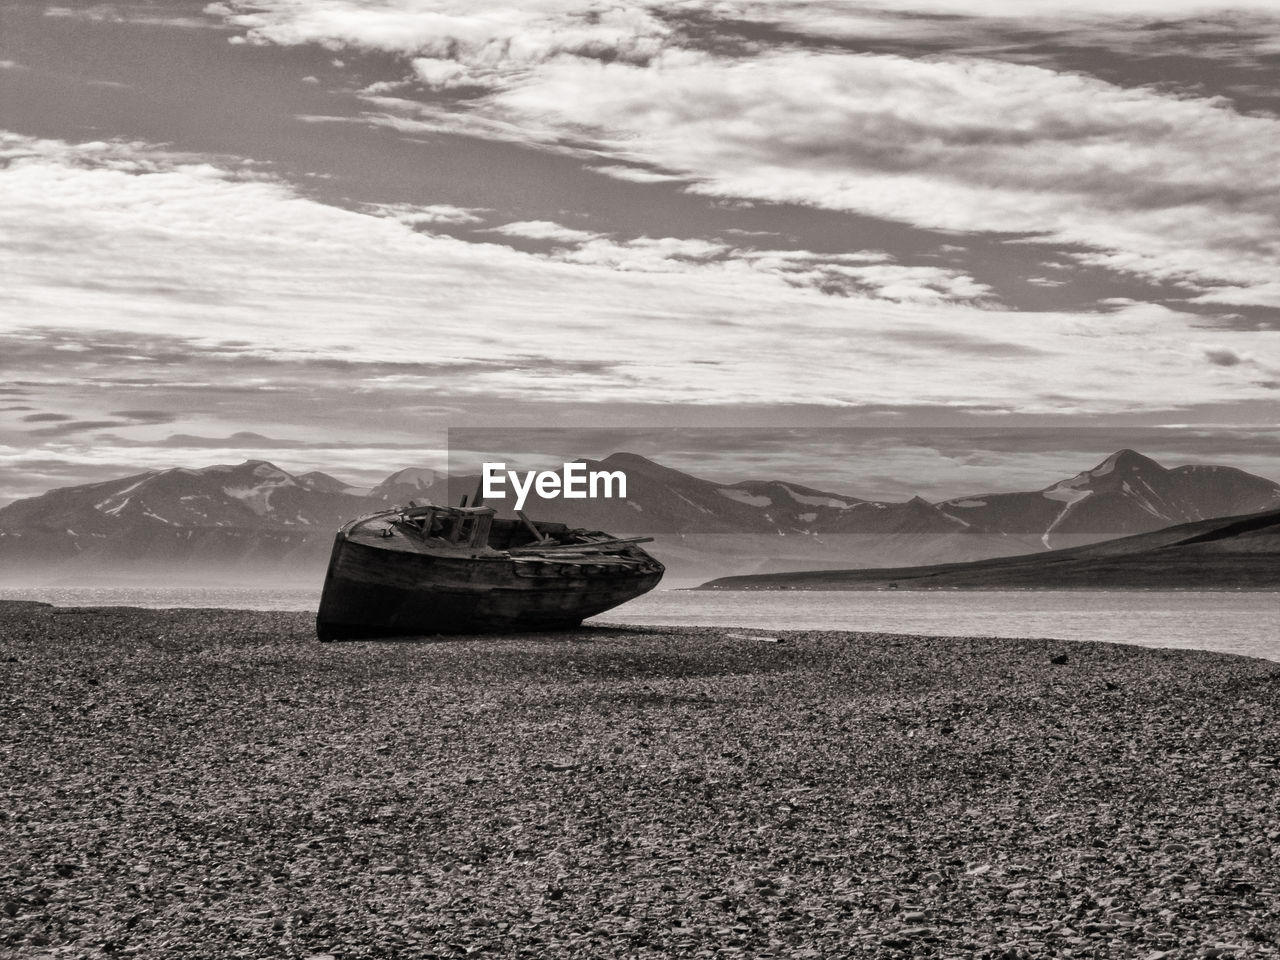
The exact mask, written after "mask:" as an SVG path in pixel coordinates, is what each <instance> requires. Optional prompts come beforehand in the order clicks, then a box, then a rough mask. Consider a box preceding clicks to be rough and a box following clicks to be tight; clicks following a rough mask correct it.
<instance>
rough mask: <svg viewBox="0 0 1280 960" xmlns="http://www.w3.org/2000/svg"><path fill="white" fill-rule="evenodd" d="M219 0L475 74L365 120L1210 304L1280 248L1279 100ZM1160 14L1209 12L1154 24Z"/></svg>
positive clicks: (1004, 4)
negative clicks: (1263, 102)
mask: <svg viewBox="0 0 1280 960" xmlns="http://www.w3.org/2000/svg"><path fill="white" fill-rule="evenodd" d="M220 9H223V11H224V15H225V16H227V18H228V19H229V20H230V21H231V22H232V23H234V24H236V25H238V26H240V27H242V28H245V29H247V30H248V32H249V33H248V35H249V36H250V37H251V38H252V39H253V40H255V41H256V42H261V43H268V42H269V43H285V44H293V43H304V42H314V43H321V44H325V45H328V46H330V47H333V48H335V49H339V48H342V47H345V46H353V47H357V48H366V49H378V50H386V51H391V52H394V53H400V54H403V55H404V56H405V57H406V58H408V59H412V58H418V59H417V60H414V63H415V64H417V63H421V64H424V65H425V66H421V67H418V68H417V72H418V74H419V77H418V79H419V80H422V81H424V82H426V83H427V84H428V85H430V86H442V85H443V86H451V85H456V84H460V83H470V84H477V85H479V86H481V87H484V88H487V89H488V90H489V91H490V92H489V94H488V95H487V96H485V97H479V98H472V99H468V100H466V101H464V102H461V103H458V104H453V105H450V106H445V105H442V104H441V103H440V102H439V101H432V102H429V103H415V102H413V101H412V100H410V99H400V100H397V99H395V98H392V97H372V98H371V101H370V102H371V103H373V104H374V105H375V106H377V107H378V108H379V109H381V110H384V111H386V113H385V114H384V115H382V116H380V117H376V118H373V119H374V120H375V122H379V123H383V124H387V125H391V126H395V127H398V128H400V129H402V130H405V131H415V130H417V131H424V130H427V131H449V132H455V133H463V134H467V135H470V136H479V137H489V138H494V139H502V140H509V141H513V142H520V143H526V144H532V145H536V146H538V147H540V148H542V149H550V150H558V151H561V152H565V153H569V154H572V155H576V156H582V157H585V158H589V159H591V160H592V161H593V165H592V167H591V169H594V170H596V171H597V172H601V173H603V174H605V175H607V176H612V177H616V178H619V179H630V180H635V181H639V182H651V181H654V180H656V179H657V178H658V177H664V178H665V177H668V176H669V177H673V178H680V179H687V180H689V181H691V184H690V186H689V188H688V189H690V190H692V191H696V192H701V193H705V194H709V195H714V196H720V197H725V198H734V199H738V200H745V201H773V202H785V203H798V204H808V205H813V206H818V207H824V208H829V209H835V210H843V211H851V212H856V213H860V214H868V215H871V216H876V217H882V218H886V219H890V220H895V221H900V222H906V223H910V224H913V225H916V226H920V227H926V228H940V229H945V230H954V231H962V232H963V231H1013V232H1025V233H1030V234H1037V235H1039V237H1040V239H1043V240H1045V241H1047V242H1054V243H1067V244H1072V245H1084V246H1086V247H1089V248H1092V249H1094V250H1095V251H1097V252H1096V253H1092V254H1089V255H1088V256H1086V257H1085V258H1084V260H1085V262H1086V263H1089V264H1093V265H1099V266H1105V267H1107V268H1109V269H1113V270H1121V271H1128V272H1132V273H1134V274H1138V275H1140V276H1144V277H1149V278H1154V279H1158V280H1160V281H1164V282H1172V283H1183V284H1185V285H1187V286H1188V287H1189V288H1191V291H1192V292H1198V293H1203V294H1204V295H1206V296H1209V297H1213V298H1215V302H1234V303H1240V304H1252V303H1255V302H1257V301H1258V300H1259V299H1260V298H1261V299H1264V300H1266V301H1267V302H1270V299H1271V295H1270V294H1269V293H1259V292H1258V288H1259V287H1260V286H1265V285H1266V284H1268V283H1269V282H1270V279H1271V277H1273V276H1274V274H1275V272H1276V268H1277V260H1278V258H1280V245H1278V243H1277V240H1276V237H1277V226H1278V223H1277V221H1278V220H1280V200H1278V199H1277V197H1278V196H1280V191H1278V190H1277V187H1280V172H1278V171H1280V121H1277V120H1275V119H1273V118H1267V117H1259V116H1242V115H1240V114H1238V113H1236V112H1234V111H1233V110H1232V109H1230V107H1229V106H1228V105H1227V104H1226V103H1225V102H1222V101H1218V100H1213V99H1204V98H1201V99H1196V98H1192V97H1187V96H1177V95H1173V94H1170V93H1167V92H1161V91H1157V90H1154V89H1149V88H1137V89H1125V88H1122V87H1118V86H1114V85H1112V84H1109V83H1106V82H1104V81H1101V80H1098V79H1095V78H1091V77H1087V76H1082V75H1078V74H1074V73H1060V72H1055V71H1054V70H1051V69H1045V68H1042V67H1037V66H1031V65H1025V64H1016V63H1005V62H999V61H997V60H983V59H978V58H974V57H970V58H952V59H950V60H948V59H945V58H944V57H942V56H940V55H939V56H934V57H932V58H930V59H909V58H906V57H897V56H874V55H853V54H848V53H843V52H838V51H810V50H804V49H799V48H796V47H794V46H778V47H775V48H768V47H763V46H758V47H756V48H752V49H749V50H748V51H747V52H746V53H745V54H743V55H741V56H733V55H729V54H719V53H717V54H712V53H705V52H697V51H694V50H691V49H688V48H686V47H682V46H681V45H680V44H681V43H682V42H683V41H682V38H681V37H680V36H679V35H678V34H676V33H675V32H673V29H672V28H671V27H669V26H668V25H667V23H666V22H664V20H663V19H662V18H661V17H660V16H659V13H660V12H661V11H666V10H667V9H668V8H667V7H666V6H662V5H659V4H658V3H657V2H656V0H631V2H629V3H621V4H618V3H605V2H603V0H535V2H532V3H527V4H521V5H520V7H519V8H518V9H513V8H506V7H502V8H494V9H483V8H482V9H477V8H475V7H474V5H472V4H469V3H465V2H463V0H379V2H376V3H375V2H363V3H362V2H358V0H328V2H326V3H323V4H314V5H300V4H297V3H293V2H286V0H252V2H250V0H241V2H228V3H227V4H226V5H225V6H224V7H223V8H220ZM680 12H682V13H685V14H697V15H702V16H705V17H708V18H710V19H712V20H714V19H715V18H716V17H722V18H725V19H726V20H733V19H735V18H738V19H745V20H753V19H754V20H758V21H760V22H762V23H779V24H781V25H783V26H785V27H788V28H790V29H796V30H800V31H801V32H810V33H813V34H814V35H815V36H834V37H840V36H846V35H854V34H861V33H866V32H868V31H872V32H874V31H877V30H878V31H881V32H883V31H886V30H887V31H893V30H897V29H900V30H907V31H911V30H918V29H925V28H926V27H927V29H930V30H935V29H936V28H937V27H938V25H939V24H942V25H943V26H944V27H946V26H947V25H948V24H954V23H955V21H946V20H937V19H931V18H933V17H936V16H952V15H955V16H963V17H972V18H978V19H991V18H1006V19H1007V20H1008V22H1009V24H1010V25H1013V26H1018V25H1021V26H1023V27H1025V28H1026V29H1037V28H1041V29H1051V28H1055V26H1061V25H1062V24H1064V23H1065V24H1068V25H1070V24H1074V25H1076V26H1077V27H1078V26H1080V25H1084V26H1085V27H1088V28H1090V29H1096V30H1103V31H1104V32H1105V31H1110V34H1108V35H1114V36H1117V37H1124V36H1128V35H1138V34H1142V35H1145V34H1146V33H1149V32H1150V31H1149V30H1144V29H1140V28H1145V27H1150V28H1152V29H1156V30H1157V32H1160V33H1161V34H1162V35H1163V34H1164V33H1169V34H1170V35H1171V36H1177V35H1181V34H1182V33H1186V32H1187V31H1191V32H1192V33H1195V32H1197V31H1201V28H1202V27H1203V30H1206V31H1207V30H1211V29H1213V28H1214V25H1215V24H1217V23H1219V22H1222V23H1228V24H1230V23H1235V22H1236V20H1233V19H1232V18H1237V19H1238V18H1240V17H1245V16H1247V17H1249V18H1251V19H1250V20H1249V24H1250V26H1251V29H1252V31H1253V33H1254V34H1259V33H1261V34H1263V35H1265V34H1267V32H1268V31H1270V35H1271V36H1272V37H1274V38H1275V39H1277V40H1278V41H1280V14H1277V11H1276V10H1275V7H1274V3H1273V2H1272V0H1265V2H1264V0H1242V2H1225V0H1223V2H1215V0H1169V2H1165V0H1159V2H1157V0H1116V2H1110V0H1083V2H1082V3H1079V4H1072V5H1070V6H1069V7H1063V6H1061V5H1054V6H1050V5H1041V6H1035V5H1032V6H1030V7H1029V5H1028V4H1026V3H1025V2H1023V0H994V2H988V0H869V2H866V3H862V4H859V5H858V6H857V7H856V8H852V9H851V8H850V6H849V5H848V4H842V3H832V2H830V0H827V2H822V0H788V2H777V3H767V4H765V3H761V2H759V0H722V2H717V3H711V2H709V0H707V2H701V0H692V2H690V3H687V4H684V5H682V6H681V7H680ZM922 15H923V16H922ZM1179 17H1181V18H1193V17H1208V18H1210V19H1208V20H1205V21H1203V22H1201V21H1197V20H1194V19H1192V20H1188V21H1187V22H1185V23H1181V24H1179V25H1178V26H1177V27H1176V28H1170V27H1169V26H1168V21H1169V20H1170V19H1171V18H1179ZM1224 18H1225V19H1224ZM1206 24H1207V25H1206ZM957 29H964V28H963V27H959V28H957ZM942 36H944V37H945V30H943V33H942ZM1255 39H1256V38H1255ZM424 71H425V72H424ZM649 171H661V172H660V173H657V172H655V173H650V172H649ZM1229 298H1234V299H1229Z"/></svg>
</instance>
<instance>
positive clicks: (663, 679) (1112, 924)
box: [0, 604, 1280, 960]
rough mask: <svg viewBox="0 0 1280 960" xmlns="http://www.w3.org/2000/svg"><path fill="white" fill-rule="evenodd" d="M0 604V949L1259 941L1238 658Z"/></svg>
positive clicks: (1278, 679) (1059, 952)
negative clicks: (339, 631) (1, 713)
mask: <svg viewBox="0 0 1280 960" xmlns="http://www.w3.org/2000/svg"><path fill="white" fill-rule="evenodd" d="M0 608H3V614H4V616H3V620H0V677H2V678H3V689H4V693H5V697H4V703H5V708H4V709H5V726H4V728H5V731H6V734H5V736H6V739H7V740H8V742H7V743H6V745H5V746H6V756H7V758H8V761H9V763H10V764H12V768H13V769H12V770H11V771H9V772H8V780H9V783H10V785H11V786H10V791H9V798H10V799H9V803H8V805H7V809H6V811H5V818H4V820H3V821H2V823H0V829H2V830H3V831H4V832H5V834H6V835H7V836H8V845H9V846H10V848H11V849H13V850H14V851H15V854H14V856H13V857H12V865H11V866H9V867H8V868H7V872H6V873H5V875H4V877H3V890H2V891H0V894H2V896H3V898H4V902H5V903H6V904H12V905H13V909H12V911H11V912H9V916H10V918H11V922H10V923H9V924H8V928H9V929H8V931H6V932H5V933H4V934H0V954H3V952H4V951H5V950H9V951H13V952H14V955H17V954H18V953H19V952H20V953H21V955H23V956H30V957H35V956H44V955H48V956H72V957H81V956H83V957H98V956H110V955H117V954H120V953H123V952H125V951H128V950H130V949H132V950H133V951H135V952H136V953H137V954H138V955H141V956H155V955H159V954H160V953H172V954H177V953H178V952H187V953H190V954H192V955H197V956H206V955H207V956H214V955H217V956H240V955H243V956H278V955H282V956H297V957H310V956H314V955H317V954H321V955H322V954H329V955H331V956H333V957H335V958H338V960H355V958H391V957H410V956H430V955H436V954H439V955H455V954H456V955H459V956H460V955H462V951H464V950H465V949H468V948H474V949H475V950H477V951H480V950H484V951H488V952H490V953H497V954H501V955H522V954H523V955H528V956H546V957H576V956H588V955H589V956H599V957H614V956H619V957H620V956H648V957H659V956H673V955H680V956H697V955H700V954H701V955H705V956H719V955H724V956H759V957H768V956H773V957H777V958H779V960H781V958H784V957H786V958H791V957H799V956H830V955H846V954H848V953H850V952H853V953H858V954H861V955H868V956H876V957H917V956H919V957H924V956H930V957H932V956H940V957H943V956H956V957H958V956H980V957H981V956H986V957H996V956H1027V957H1032V956H1035V957H1039V956H1116V957H1122V956H1135V955H1136V956H1144V957H1145V956H1147V955H1148V954H1151V953H1154V952H1164V951H1172V952H1169V953H1167V954H1166V955H1167V956H1168V957H1169V958H1170V960H1173V958H1180V957H1192V956H1205V955H1213V954H1212V953H1206V951H1214V950H1221V951H1222V953H1221V954H1220V955H1232V956H1248V955H1263V954H1267V955H1271V954H1274V952H1275V951H1276V950H1277V949H1278V948H1280V917H1277V916H1276V915H1275V913H1274V910H1272V909H1271V905H1273V904H1274V903H1275V902H1276V901H1277V900H1280V789H1277V788H1280V749H1278V748H1277V743H1278V742H1280V720H1278V719H1277V718H1280V665H1277V664H1275V663H1272V662H1269V661H1265V660H1256V659H1251V658H1246V657H1242V656H1235V655H1229V654H1218V653H1209V652H1204V651H1184V650H1167V649H1152V648H1145V647H1136V646H1123V645H1118V644H1101V643H1093V642H1082V641H1069V642H1068V641H1056V640H1045V639H1023V640H1001V639H991V638H938V637H915V636H903V635H894V634H861V633H847V632H835V631H775V630H767V631H750V630H747V631H746V632H747V634H748V635H752V634H758V633H763V634H764V635H767V636H776V637H779V638H781V639H783V640H785V642H783V643H777V644H775V643H764V642H759V641H755V640H753V639H747V640H743V639H737V638H732V637H730V636H728V635H727V634H726V632H725V631H726V630H735V631H736V630H741V629H742V628H732V627H730V628H699V627H680V628H659V627H625V626H604V625H601V626H593V627H591V628H588V629H583V630H578V631H572V632H569V633H565V634H558V635H551V634H520V635H509V636H494V637H486V638H467V639H461V638H458V639H451V640H449V641H447V642H439V643H431V642H427V643H397V642H378V641H362V642H344V643H333V644H319V643H317V642H316V641H315V640H314V639H313V637H312V635H311V619H310V616H308V615H306V614H291V613H268V612H253V611H226V610H198V611H197V610H172V609H170V610H148V609H142V608H123V607H114V608H62V607H49V608H41V607H32V606H26V607H24V608H22V609H18V608H15V607H12V606H10V605H7V604H0ZM1064 656H1065V662H1055V661H1057V660H1060V659H1061V658H1062V657H1064ZM5 909H6V911H9V909H10V908H9V907H8V906H6V907H5ZM57 948H63V950H64V952H62V953H56V954H55V953H53V952H52V951H53V950H55V949H57ZM66 948H70V949H69V950H68V949H66ZM806 951H816V953H808V952H806Z"/></svg>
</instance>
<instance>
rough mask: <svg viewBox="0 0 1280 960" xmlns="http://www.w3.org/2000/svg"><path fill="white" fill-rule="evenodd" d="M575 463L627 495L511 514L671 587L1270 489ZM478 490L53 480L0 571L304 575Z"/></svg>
mask: <svg viewBox="0 0 1280 960" xmlns="http://www.w3.org/2000/svg"><path fill="white" fill-rule="evenodd" d="M586 462H587V464H588V467H589V468H590V469H607V470H622V471H624V472H625V473H626V475H627V481H628V488H627V494H628V496H627V497H626V499H614V500H606V499H597V500H559V499H557V500H554V501H549V500H544V499H540V498H538V497H536V495H535V496H531V497H530V499H529V502H528V503H527V504H526V506H525V511H526V513H528V514H530V515H532V516H534V517H538V518H546V519H558V520H564V521H566V522H568V523H570V524H572V525H575V526H585V527H591V528H594V529H603V530H608V531H610V532H611V533H617V534H628V535H630V534H648V535H654V536H656V537H657V538H658V543H657V544H656V545H655V548H654V549H655V551H656V552H657V554H658V555H659V556H660V557H661V558H662V559H663V560H664V561H665V562H667V563H668V568H669V570H671V572H672V576H674V577H675V578H677V579H678V578H681V577H697V578H700V579H705V578H706V577H707V576H715V575H722V574H730V573H759V572H766V573H767V572H776V571H779V570H803V569H831V568H840V567H845V568H847V567H886V566H904V565H913V564H921V563H950V562H960V561H967V560H975V559H983V558H989V557H999V556H1011V555H1017V554H1025V553H1028V552H1033V551H1044V550H1048V549H1053V548H1059V547H1070V546H1077V545H1081V544H1085V543H1091V542H1095V541H1098V540H1103V539H1108V538H1112V537H1116V536H1123V535H1126V534H1135V533H1143V532H1147V531H1151V530H1157V529H1160V528H1162V527H1168V526H1170V525H1173V524H1178V523H1184V522H1189V521H1196V520H1201V519H1205V518H1212V517H1223V516H1234V515H1238V514H1245V513H1256V512H1260V511H1265V510H1270V509H1276V508H1280V484H1277V483H1274V482H1272V481H1270V480H1267V479H1264V478H1262V477H1258V476H1254V475H1251V474H1248V473H1245V472H1243V471H1241V470H1237V469H1234V468H1231V467H1224V466H1182V467H1175V468H1173V469H1166V468H1165V467H1163V466H1161V465H1160V464H1159V463H1157V462H1156V461H1154V460H1152V459H1150V458H1148V457H1145V456H1143V455H1141V454H1139V453H1136V452H1134V451H1132V450H1121V451H1119V452H1117V453H1114V454H1112V455H1111V456H1109V457H1107V458H1106V459H1105V460H1103V461H1102V462H1101V463H1099V464H1098V465H1097V466H1095V467H1093V468H1092V469H1089V470H1085V471H1083V472H1081V473H1079V474H1077V475H1076V476H1074V477H1071V478H1069V479H1064V480H1059V481H1057V482H1055V483H1052V484H1050V485H1049V486H1047V487H1044V488H1043V489H1040V490H1035V491H1029V492H1020V493H983V494H975V495H972V496H964V497H956V498H953V499H949V500H945V501H942V502H938V503H930V502H928V501H926V500H924V499H921V498H919V497H916V498H913V499H911V500H907V501H905V502H886V501H877V500H867V499H862V498H859V497H856V496H851V495H847V494H841V493H831V492H827V491H822V490H817V489H814V488H811V487H808V486H803V485H800V484H797V483H792V482H788V481H781V480H746V481H742V482H738V483H731V484H724V483H716V482H714V481H711V480H705V479H701V478H698V477H695V476H692V475H690V474H687V473H684V472H681V471H679V470H674V469H672V468H670V467H665V466H663V465H661V464H659V463H656V462H654V461H652V460H649V459H646V458H644V457H641V456H637V455H635V454H629V453H616V454H613V455H612V456H610V457H607V458H605V459H604V460H601V461H586ZM477 480H478V478H477V477H453V478H449V477H445V476H443V475H440V474H437V473H434V472H433V471H431V470H426V469H420V468H409V469H406V470H400V471H398V472H396V473H393V474H391V475H390V476H389V477H388V478H387V479H386V480H384V481H383V482H382V483H380V484H378V485H377V486H376V487H374V488H373V489H371V490H364V489H359V488H356V487H353V486H350V485H348V484H346V483H344V482H343V481H341V480H339V479H337V478H335V477H332V476H329V475H328V474H325V473H320V472H311V473H304V474H299V475H294V474H291V473H289V472H288V471H285V470H282V469H281V468H279V467H277V466H275V465H274V464H271V463H268V462H265V461H261V460H250V461H246V462H245V463H242V464H239V465H234V466H232V465H218V466H210V467H204V468H202V469H183V468H179V469H171V470H163V471H152V472H146V473H139V474H134V475H132V476H128V477H123V478H120V479H117V480H108V481H103V482H99V483H91V484H83V485H80V486H73V487H64V488H60V489H57V490H51V491H49V492H48V493H45V494H42V495H41V496H38V497H32V498H29V499H25V500H19V501H16V502H14V503H12V504H10V505H8V506H7V507H4V508H3V509H0V577H3V578H4V579H5V580H6V581H9V582H13V581H17V580H22V581H33V580H34V581H47V580H49V579H51V578H52V579H74V580H76V581H77V582H88V581H94V580H102V579H120V578H122V577H140V578H142V577H148V578H154V577H161V576H162V577H165V578H170V579H171V578H174V577H185V578H186V579H189V580H195V581H203V580H209V579H212V580H215V581H218V582H257V581H259V580H261V579H262V578H264V577H265V578H270V579H271V580H272V581H276V582H295V583H309V582H311V581H313V580H316V579H318V578H319V577H320V576H322V575H323V569H324V564H325V562H326V560H327V557H328V553H329V548H330V544H331V542H332V537H333V533H334V531H335V530H336V529H337V527H338V526H339V525H340V524H341V523H342V522H343V521H345V520H348V519H351V518H353V517H356V516H359V515H361V514H363V513H368V512H371V511H373V510H377V509H382V508H385V507H388V506H392V505H396V504H403V503H407V502H408V500H410V499H431V500H436V501H437V502H453V503H456V502H458V499H459V496H460V495H461V493H462V492H467V493H470V492H471V491H473V490H475V488H476V486H477ZM506 502H507V503H510V501H509V500H508V501H506ZM493 505H494V506H497V507H499V508H501V507H502V506H503V503H502V502H500V501H499V502H495V503H494V504H493Z"/></svg>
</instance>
